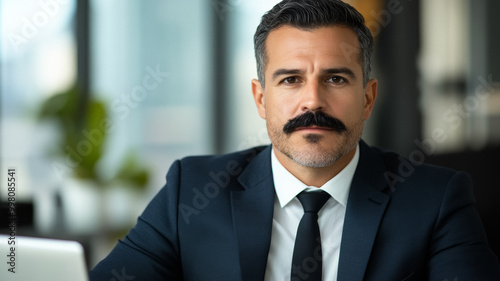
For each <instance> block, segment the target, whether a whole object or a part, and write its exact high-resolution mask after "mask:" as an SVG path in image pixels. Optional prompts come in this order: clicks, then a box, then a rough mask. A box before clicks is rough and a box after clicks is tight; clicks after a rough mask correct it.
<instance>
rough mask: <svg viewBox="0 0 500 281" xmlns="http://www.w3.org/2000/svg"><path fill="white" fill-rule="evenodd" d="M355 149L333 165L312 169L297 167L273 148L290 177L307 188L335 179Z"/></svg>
mask: <svg viewBox="0 0 500 281" xmlns="http://www.w3.org/2000/svg"><path fill="white" fill-rule="evenodd" d="M356 147H357V146H355V147H354V148H353V149H351V150H350V151H349V152H348V153H346V154H345V155H343V156H342V157H340V158H339V159H337V161H335V162H334V163H333V164H331V165H330V166H327V167H321V168H312V167H305V166H302V165H299V164H298V163H296V162H295V161H293V160H292V159H290V158H288V157H287V156H286V155H284V154H283V153H281V152H280V151H278V150H277V149H276V148H275V147H273V150H274V153H275V154H276V158H277V159H278V161H279V162H280V163H281V165H283V167H285V169H287V170H288V171H289V172H290V173H291V174H292V175H294V176H295V177H296V178H297V179H299V180H300V181H301V182H303V183H304V184H305V185H308V186H315V187H321V186H323V185H324V184H325V183H326V182H328V181H329V180H330V179H332V178H333V177H335V176H336V175H337V174H338V173H340V171H342V170H343V169H344V168H345V167H346V166H347V165H348V164H349V162H351V160H352V158H353V157H354V154H355V153H356Z"/></svg>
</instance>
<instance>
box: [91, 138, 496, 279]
mask: <svg viewBox="0 0 500 281" xmlns="http://www.w3.org/2000/svg"><path fill="white" fill-rule="evenodd" d="M270 153H271V147H270V146H268V147H258V148H253V149H250V150H246V151H241V152H236V153H232V154H227V155H222V156H201V157H188V158H185V159H182V160H178V161H176V162H175V163H174V164H173V165H172V167H171V168H170V170H169V172H168V174H167V183H166V185H165V187H163V188H162V189H161V190H160V191H159V193H158V194H157V195H156V196H155V197H154V199H153V200H152V201H151V202H150V204H149V205H148V207H147V208H146V209H145V211H144V213H143V214H142V215H141V216H140V217H139V219H138V222H137V225H136V226H135V227H134V228H133V229H132V230H131V231H130V232H129V234H128V235H127V236H126V237H125V239H124V240H123V241H119V242H118V244H117V245H116V247H115V248H114V249H113V250H112V252H111V253H110V254H109V255H108V257H107V258H105V259H104V260H103V261H101V262H100V263H99V264H98V265H97V266H96V267H95V268H94V269H93V270H92V271H91V272H90V279H91V280H106V281H108V280H113V278H114V280H148V281H151V280H209V281H212V280H213V281H222V280H231V281H236V280H242V281H243V280H244V281H257V280H263V279H264V274H265V270H266V264H267V256H268V252H269V245H270V241H271V229H272V223H273V206H274V198H275V191H274V184H273V176H272V170H271V157H270ZM472 204H473V195H472V183H471V179H470V177H469V176H468V175H467V174H466V173H463V172H455V171H452V170H450V169H446V168H442V167H436V166H430V165H426V164H422V163H420V162H415V161H414V162H412V161H410V160H408V159H405V158H402V157H400V156H399V155H397V154H395V153H391V152H385V151H381V150H379V149H376V148H373V147H369V146H368V145H366V144H365V143H364V142H363V141H361V142H360V160H359V164H358V167H357V169H356V172H355V175H354V179H353V182H352V186H351V191H350V194H349V199H348V203H347V209H346V215H345V222H344V228H343V234H342V241H341V248H340V259H339V264H338V267H339V268H338V280H339V281H343V280H349V281H351V280H384V281H387V280H436V281H445V280H450V281H452V280H453V281H455V280H460V281H462V280H500V266H499V263H498V259H497V258H496V257H495V256H494V255H493V253H492V252H491V250H490V249H489V247H488V245H487V241H486V237H485V234H484V231H483V228H482V225H481V222H480V219H479V217H478V215H477V213H476V211H475V210H474V208H473V206H472ZM323 266H329V265H328V264H324V265H323ZM331 266H335V265H331ZM276 281H281V280H276Z"/></svg>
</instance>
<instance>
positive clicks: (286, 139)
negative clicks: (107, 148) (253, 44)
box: [252, 26, 377, 167]
mask: <svg viewBox="0 0 500 281" xmlns="http://www.w3.org/2000/svg"><path fill="white" fill-rule="evenodd" d="M360 52H361V50H360V48H359V41H358V39H357V37H356V35H355V33H354V32H353V31H352V30H350V29H348V28H345V27H340V26H331V27H321V28H316V29H312V30H308V31H305V30H301V29H297V28H293V27H290V26H283V27H280V28H278V29H275V30H273V31H271V32H270V33H269V36H268V38H267V42H266V54H267V58H268V60H267V65H266V70H265V79H266V81H265V89H262V87H261V84H260V83H259V81H257V80H253V81H252V90H253V94H254V99H255V102H256V104H257V108H258V110H259V115H260V116H261V117H262V118H264V119H266V124H267V130H268V134H269V137H270V139H271V142H272V143H273V147H274V148H275V149H276V150H277V151H276V153H277V154H280V153H281V154H282V155H285V156H287V157H288V158H289V159H292V160H293V161H294V162H295V163H298V164H300V165H301V166H306V167H327V166H330V165H332V164H333V163H334V162H335V161H336V160H338V159H339V158H341V157H342V156H344V155H346V154H347V153H348V152H350V151H353V148H355V146H356V144H357V143H358V141H359V139H360V138H361V133H362V130H363V122H364V120H366V119H367V118H368V117H369V116H370V113H371V110H372V107H373V103H374V100H375V97H376V87H377V82H376V80H370V81H369V82H368V84H367V85H366V87H364V85H363V67H362V64H361V61H360ZM305 113H308V114H309V116H308V118H302V115H303V114H305ZM310 113H314V114H317V113H320V115H321V116H319V117H323V116H330V117H333V118H330V117H324V118H318V116H315V115H312V114H310ZM321 113H325V114H321ZM306 116H307V114H306ZM292 119H295V120H292ZM290 120H292V121H293V122H289V121H290ZM315 120H319V121H318V122H319V123H315ZM339 121H340V122H339ZM315 124H319V125H315ZM285 126H286V129H285V131H284V130H283V128H284V127H285Z"/></svg>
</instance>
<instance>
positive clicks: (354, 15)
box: [254, 0, 373, 87]
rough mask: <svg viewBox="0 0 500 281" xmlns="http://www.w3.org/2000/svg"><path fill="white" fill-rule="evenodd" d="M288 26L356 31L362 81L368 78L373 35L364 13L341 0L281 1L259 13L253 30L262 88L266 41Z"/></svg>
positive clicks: (258, 73)
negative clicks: (258, 18)
mask: <svg viewBox="0 0 500 281" xmlns="http://www.w3.org/2000/svg"><path fill="white" fill-rule="evenodd" d="M283 25H289V26H292V27H295V28H300V29H304V30H310V29H314V28H319V27H326V26H333V25H340V26H345V27H347V28H350V29H351V30H353V31H354V33H356V36H357V37H358V40H359V45H360V47H361V53H362V54H361V55H360V60H361V64H362V65H363V82H364V84H365V85H366V83H367V82H368V80H369V79H370V78H369V77H370V71H371V66H370V63H371V54H372V50H373V37H372V34H371V33H370V30H369V29H368V27H366V25H365V19H364V18H363V16H362V15H361V14H360V13H359V12H358V11H357V10H356V9H354V8H353V7H352V6H350V5H349V4H347V3H344V2H342V1H340V0H284V1H281V2H280V3H278V4H276V5H275V6H274V7H273V8H272V9H271V10H269V11H268V12H267V13H265V14H264V15H263V16H262V20H261V22H260V24H259V26H258V27H257V30H256V31H255V36H254V48H255V58H256V60H257V75H258V78H259V81H260V82H261V84H262V87H264V83H265V80H264V72H265V68H266V64H267V60H268V58H267V54H266V40H267V36H268V35H269V33H270V32H271V31H272V30H274V29H277V28H278V27H281V26H283Z"/></svg>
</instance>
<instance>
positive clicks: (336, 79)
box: [327, 76, 347, 85]
mask: <svg viewBox="0 0 500 281" xmlns="http://www.w3.org/2000/svg"><path fill="white" fill-rule="evenodd" d="M327 82H330V83H333V84H337V85H340V84H345V83H347V80H346V79H345V78H344V77H340V76H333V77H330V78H328V80H327Z"/></svg>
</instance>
